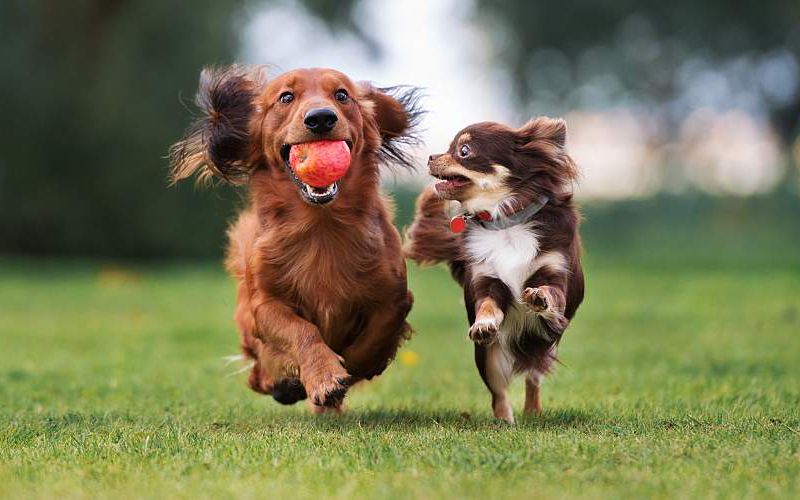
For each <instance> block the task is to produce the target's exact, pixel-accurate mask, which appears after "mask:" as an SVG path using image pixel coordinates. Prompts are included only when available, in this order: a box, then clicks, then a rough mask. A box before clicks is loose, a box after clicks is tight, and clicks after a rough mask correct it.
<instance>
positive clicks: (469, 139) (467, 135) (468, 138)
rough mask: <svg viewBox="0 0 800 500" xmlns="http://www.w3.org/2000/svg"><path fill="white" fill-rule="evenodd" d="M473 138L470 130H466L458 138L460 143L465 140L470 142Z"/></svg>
mask: <svg viewBox="0 0 800 500" xmlns="http://www.w3.org/2000/svg"><path fill="white" fill-rule="evenodd" d="M471 140H472V136H471V135H469V132H464V133H463V134H461V137H459V138H458V144H459V145H461V144H464V143H465V142H469V141H471Z"/></svg>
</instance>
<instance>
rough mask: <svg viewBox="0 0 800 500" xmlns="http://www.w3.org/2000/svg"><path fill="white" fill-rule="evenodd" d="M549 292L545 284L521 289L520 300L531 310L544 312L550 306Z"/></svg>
mask: <svg viewBox="0 0 800 500" xmlns="http://www.w3.org/2000/svg"><path fill="white" fill-rule="evenodd" d="M548 295H549V293H548V290H547V287H546V286H540V287H537V288H526V289H525V290H523V291H522V300H524V301H525V303H526V304H528V307H530V308H531V310H532V311H533V312H538V313H540V312H544V311H546V310H547V308H548V307H549V306H550V300H549V297H548Z"/></svg>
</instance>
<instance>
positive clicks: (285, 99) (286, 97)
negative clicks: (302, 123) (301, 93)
mask: <svg viewBox="0 0 800 500" xmlns="http://www.w3.org/2000/svg"><path fill="white" fill-rule="evenodd" d="M278 100H279V101H280V102H282V103H284V104H289V103H290V102H292V101H294V94H292V93H291V92H284V93H283V94H281V96H280V97H279V98H278Z"/></svg>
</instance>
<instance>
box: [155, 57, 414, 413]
mask: <svg viewBox="0 0 800 500" xmlns="http://www.w3.org/2000/svg"><path fill="white" fill-rule="evenodd" d="M264 74H265V72H264V71H263V70H262V69H260V68H244V67H238V66H232V67H229V68H225V69H220V70H205V71H203V73H202V75H201V77H200V88H199V91H198V95H197V103H198V105H199V107H200V108H201V109H202V111H203V117H202V118H201V120H200V121H199V122H198V123H197V124H196V125H195V126H194V127H193V128H192V129H191V130H190V131H189V132H188V133H187V135H186V137H185V138H184V139H183V140H182V141H180V142H178V143H177V144H175V145H174V146H173V147H172V148H171V150H170V158H171V163H172V178H173V180H174V181H177V180H180V179H183V178H186V177H189V176H190V175H192V174H194V173H198V174H199V177H200V178H201V179H210V178H212V177H218V178H221V179H224V180H227V181H229V182H232V183H240V184H247V185H248V186H249V194H250V204H249V207H248V208H246V209H245V210H244V211H243V212H242V213H241V215H240V216H239V218H238V220H237V221H236V222H235V223H234V224H233V225H232V227H231V228H230V231H229V237H230V247H229V251H228V258H227V268H228V270H229V272H230V273H231V274H232V275H233V276H234V277H235V278H236V279H237V280H238V292H237V302H236V311H235V320H236V323H237V324H238V327H239V330H240V333H241V344H242V350H243V352H244V354H245V356H247V357H248V358H250V359H252V361H253V367H252V371H251V373H250V378H249V385H250V387H251V388H252V389H253V390H255V391H258V392H261V393H264V394H270V395H272V396H273V398H274V399H275V400H276V401H278V402H280V403H283V404H292V403H295V402H296V401H298V400H301V399H305V398H306V397H308V398H309V401H310V403H311V405H312V409H314V410H315V411H323V410H324V409H325V408H334V409H337V410H338V409H340V407H341V404H342V402H343V400H344V396H345V394H346V392H347V389H348V387H350V386H351V385H352V384H353V383H355V382H357V381H359V380H363V379H370V378H372V377H374V376H376V375H379V374H380V373H381V372H383V370H384V369H385V368H386V367H387V365H388V364H389V362H390V361H391V360H392V358H393V357H394V355H395V353H396V351H397V348H398V346H399V345H400V343H401V342H402V341H403V339H404V338H406V337H407V336H408V335H409V333H410V326H409V325H408V323H406V321H405V318H406V316H407V314H408V312H409V310H410V309H411V304H412V295H411V293H410V292H409V291H408V289H407V286H406V267H405V262H404V260H403V255H402V250H401V240H400V235H399V234H398V232H397V230H396V229H395V228H394V227H393V226H392V217H393V214H392V210H391V208H390V206H389V203H388V202H387V201H386V200H385V199H384V198H383V197H382V195H381V193H380V191H379V172H378V168H379V164H381V163H385V162H393V163H397V164H400V165H403V166H408V167H410V166H411V161H410V157H409V156H408V152H407V151H406V150H405V149H404V146H405V145H409V144H413V143H414V142H415V136H414V132H413V131H414V127H415V125H416V124H417V122H418V120H419V118H420V113H421V112H420V109H419V107H418V93H417V91H416V89H414V88H409V87H395V88H391V89H378V88H374V87H372V86H371V85H369V84H365V83H354V82H352V81H351V80H350V79H349V78H348V77H347V76H345V75H344V74H342V73H340V72H338V71H334V70H330V69H298V70H294V71H290V72H288V73H284V74H282V75H279V76H277V77H276V78H274V79H271V80H267V79H266V78H265V76H264ZM320 140H327V141H331V140H333V141H346V144H347V146H348V148H349V150H350V154H351V163H350V168H349V170H347V173H346V174H345V176H344V177H343V178H341V179H340V180H339V181H337V182H335V183H333V184H331V185H330V186H328V187H326V188H315V187H312V186H309V185H307V184H304V183H303V182H302V181H300V180H299V179H298V178H297V177H296V176H295V175H294V174H293V173H292V170H291V168H290V166H289V158H288V157H289V149H290V147H291V145H294V144H301V143H308V142H313V141H320Z"/></svg>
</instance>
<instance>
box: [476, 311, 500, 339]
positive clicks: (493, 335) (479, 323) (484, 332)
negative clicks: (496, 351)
mask: <svg viewBox="0 0 800 500" xmlns="http://www.w3.org/2000/svg"><path fill="white" fill-rule="evenodd" d="M499 326H500V325H498V324H497V321H496V320H495V319H493V318H487V319H476V320H475V323H473V325H472V326H471V327H469V339H470V340H471V341H473V342H475V343H476V344H481V345H489V344H491V343H492V342H494V341H495V340H497V331H498V330H499Z"/></svg>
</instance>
